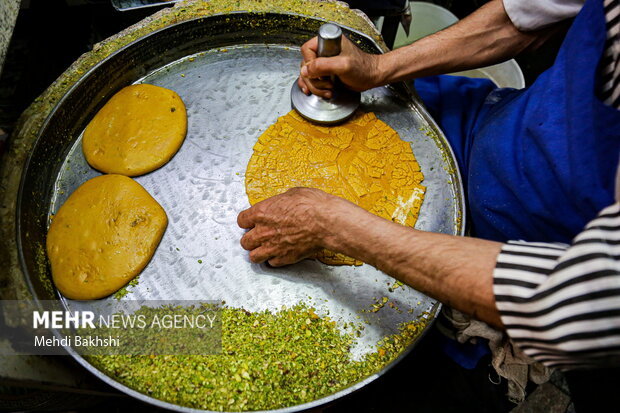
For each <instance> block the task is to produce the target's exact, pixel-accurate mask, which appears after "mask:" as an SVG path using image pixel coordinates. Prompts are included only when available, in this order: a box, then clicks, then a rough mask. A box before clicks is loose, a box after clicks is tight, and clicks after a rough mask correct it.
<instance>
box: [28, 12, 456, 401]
mask: <svg viewBox="0 0 620 413" xmlns="http://www.w3.org/2000/svg"><path fill="white" fill-rule="evenodd" d="M321 23H322V21H320V20H319V19H309V18H307V17H301V16H297V15H293V14H269V13H267V14H253V13H231V14H226V15H215V16H210V17H205V18H199V19H194V20H189V21H185V22H183V23H179V24H175V25H171V26H169V27H166V28H164V29H161V30H159V31H156V32H153V33H151V34H149V35H147V36H145V37H142V38H140V39H138V40H136V41H135V42H133V43H131V44H129V45H127V46H126V47H124V48H122V49H120V50H119V51H117V52H116V53H114V54H112V55H110V56H109V57H107V58H106V59H104V60H102V61H101V62H100V63H99V64H98V65H96V66H94V67H93V68H92V69H91V70H90V71H89V72H88V73H87V74H85V75H84V76H83V77H82V78H81V79H80V81H79V82H78V83H76V84H75V85H74V86H73V87H72V88H71V89H70V90H69V92H68V93H67V94H66V95H65V96H64V97H63V98H62V99H61V101H60V102H59V103H58V104H57V106H56V107H55V109H54V110H53V112H52V113H51V115H50V116H49V118H48V119H47V120H46V122H45V124H44V125H43V127H42V129H41V131H40V135H39V137H38V140H37V142H36V144H35V147H34V149H33V151H32V152H31V154H30V157H29V159H28V162H27V165H26V168H25V169H24V172H23V176H22V181H21V186H20V191H19V195H18V208H17V241H18V247H19V256H20V261H21V265H22V268H23V271H24V274H25V275H26V277H27V281H28V284H29V285H30V287H31V290H32V292H33V295H34V296H35V297H36V298H38V299H60V300H62V301H63V304H64V305H65V306H66V307H67V308H68V309H72V310H74V309H84V308H83V307H84V306H88V305H90V304H89V303H88V302H76V301H71V300H66V299H64V298H63V297H61V296H60V294H59V293H58V292H57V291H50V289H49V288H46V287H45V285H46V282H45V280H46V279H49V277H50V275H49V269H48V268H47V266H45V265H43V266H42V265H40V264H41V251H43V246H44V245H45V234H46V232H47V226H48V222H49V216H50V214H53V213H54V212H55V211H56V210H57V209H58V208H59V207H60V206H61V205H62V203H63V202H64V201H65V200H66V198H67V197H68V196H69V195H70V194H71V192H72V191H73V190H74V189H76V188H77V187H78V186H79V185H80V184H81V183H83V182H84V181H86V180H87V179H89V178H92V177H94V176H96V175H98V174H99V172H97V171H95V170H93V169H92V168H90V167H89V165H88V164H87V163H86V162H85V160H84V157H83V155H82V151H81V134H82V132H83V130H84V128H85V126H86V125H87V123H88V122H89V121H90V119H91V118H92V117H93V116H94V114H95V113H96V112H97V110H98V109H99V108H101V106H102V105H103V104H105V102H106V101H107V100H108V99H109V98H110V97H111V96H112V95H113V94H114V93H115V92H117V91H118V90H120V89H121V88H122V87H124V86H126V85H128V84H132V83H139V82H146V83H152V84H156V85H160V86H164V87H167V88H170V89H172V90H175V91H176V92H177V93H179V95H180V96H181V97H182V99H183V100H184V102H185V104H186V106H187V110H188V122H189V123H188V134H187V138H186V140H185V142H184V144H183V146H182V148H181V149H180V151H179V152H178V153H177V154H176V155H175V157H174V158H173V159H172V160H171V161H170V162H169V163H168V164H167V165H165V166H164V167H163V168H161V169H159V170H157V171H155V172H152V173H150V174H147V175H144V176H141V177H138V178H137V181H138V182H139V183H140V184H142V185H143V186H144V187H145V188H146V189H147V190H148V191H149V192H150V194H151V195H153V197H154V198H156V199H157V201H158V202H159V203H160V204H161V205H162V206H163V207H164V209H165V210H166V212H167V214H168V217H169V225H168V228H167V230H166V233H165V235H164V237H163V239H162V241H161V244H160V245H159V248H158V250H157V252H156V254H155V256H154V257H153V259H152V261H151V262H150V263H149V265H148V266H147V267H146V269H145V270H144V271H143V272H142V274H141V275H140V278H139V283H138V285H137V286H135V287H130V291H131V294H130V295H128V296H126V297H125V298H123V299H131V300H173V299H177V300H179V299H187V300H218V301H219V300H225V301H226V304H227V305H228V306H231V307H243V308H245V309H247V310H250V311H254V310H263V309H271V310H277V309H279V308H281V307H282V306H283V305H286V306H292V305H294V304H296V303H298V302H300V301H302V302H310V303H312V304H313V305H314V306H315V307H316V308H317V312H318V313H323V314H326V313H327V312H329V314H330V315H331V316H332V318H334V319H336V320H337V321H338V322H339V323H340V325H343V324H344V323H345V322H359V319H358V316H359V315H360V313H361V312H362V311H363V310H368V309H369V308H370V306H371V305H372V304H373V303H374V302H375V301H374V297H382V296H389V298H390V300H392V301H394V302H396V303H397V306H398V307H399V309H400V310H401V311H395V310H392V309H390V308H388V307H386V308H384V309H383V310H382V311H381V312H378V313H366V316H367V317H368V318H369V321H370V322H371V324H370V325H369V326H367V327H366V328H365V330H364V332H363V334H362V336H361V337H360V339H359V342H358V343H357V345H356V346H355V347H354V348H353V350H352V351H353V356H354V357H360V356H361V355H363V354H364V353H366V352H368V351H370V350H372V349H373V347H374V346H375V345H376V343H377V341H378V340H379V339H381V338H382V337H384V336H386V335H389V334H393V333H396V332H397V327H398V325H399V324H400V323H402V322H406V321H410V320H412V319H414V318H416V317H418V316H420V315H421V314H423V313H427V312H428V313H429V314H430V315H429V317H430V318H431V319H432V318H434V315H435V312H436V310H437V309H438V307H439V304H438V303H437V302H436V301H435V300H432V299H430V298H429V297H427V296H425V295H424V294H421V293H419V292H417V291H415V290H414V289H411V288H409V287H406V286H405V287H404V288H398V289H396V290H394V291H393V292H390V291H389V290H388V286H389V285H390V284H392V283H393V281H394V280H393V279H391V278H390V277H388V276H387V275H385V274H383V273H382V272H380V271H378V270H376V269H375V268H373V267H371V266H369V265H363V266H360V267H352V266H341V267H330V266H327V265H324V264H322V263H319V262H317V261H304V262H301V263H299V264H296V265H293V266H288V267H285V268H278V269H275V268H269V267H267V266H265V265H256V264H252V263H251V262H250V261H249V259H248V255H247V252H245V251H244V250H243V249H242V248H241V246H240V245H239V239H240V237H241V235H242V234H243V231H242V230H241V229H239V228H238V227H237V224H236V217H237V214H238V213H239V212H240V211H241V210H243V209H245V208H247V207H248V206H249V204H248V200H247V197H246V194H245V188H244V172H245V168H246V165H247V162H248V160H249V158H250V155H251V153H252V147H253V145H254V143H255V141H256V139H257V138H258V136H259V135H260V134H261V133H262V132H263V131H264V130H265V129H266V128H267V127H268V126H269V125H270V124H272V123H273V122H275V121H276V119H277V118H278V117H279V116H281V115H284V114H285V113H287V112H288V111H289V110H291V107H290V98H289V93H290V88H291V84H292V83H293V82H294V80H295V79H296V77H297V74H298V71H299V61H300V54H299V45H300V44H302V43H303V42H304V41H305V40H306V39H308V38H310V37H312V36H313V35H314V33H316V30H317V29H318V27H319V25H320V24H321ZM266 28H269V29H268V30H267V29H266ZM345 33H346V34H347V35H348V36H350V38H352V39H353V40H354V41H356V42H357V43H358V44H359V45H360V47H362V48H363V49H365V50H367V51H369V52H373V53H378V52H380V50H381V49H380V48H379V47H378V46H377V45H376V43H375V42H374V41H373V40H371V39H370V38H369V37H367V36H365V35H363V34H361V33H359V32H356V31H354V30H349V29H347V28H345ZM361 109H362V110H365V111H373V112H375V113H376V114H377V116H378V117H379V118H380V119H382V120H384V121H385V122H386V123H388V124H389V125H390V126H392V128H394V129H395V130H396V131H398V132H399V134H400V136H401V138H402V139H404V140H405V141H407V142H410V143H411V145H412V148H413V152H414V153H415V155H416V157H417V159H418V161H419V163H420V166H421V168H422V171H423V173H424V176H425V180H424V185H426V186H427V192H426V199H425V201H424V204H423V206H422V210H421V215H420V218H419V220H418V223H417V225H416V227H417V228H418V229H422V230H427V231H434V232H442V233H447V234H462V228H463V222H462V217H463V215H464V214H463V195H462V188H461V182H460V177H459V175H458V168H456V164H455V161H454V158H453V155H452V152H451V150H450V148H449V146H448V144H447V143H446V141H445V138H444V137H443V135H442V133H441V131H440V130H439V129H438V128H437V127H436V125H435V124H434V122H433V121H432V120H431V119H430V117H429V116H428V114H427V113H426V112H425V110H424V109H423V107H422V106H421V105H420V103H419V102H418V101H417V100H416V99H415V98H414V97H413V96H412V95H411V94H410V93H409V91H408V89H407V88H406V86H405V85H404V84H401V85H395V86H393V87H382V88H376V89H373V90H370V91H367V92H364V93H363V94H362V105H361ZM411 247H412V248H415V246H413V245H412V246H411ZM199 260H200V261H201V262H199ZM107 300H114V298H112V297H110V298H108V299H107ZM407 310H411V312H410V311H407ZM412 347H413V345H412V346H410V347H409V349H408V350H407V351H405V352H403V354H401V357H403V356H404V355H405V354H406V353H407V352H408V351H410V350H411V348H412ZM70 353H71V354H72V356H73V357H75V358H76V360H77V361H78V362H79V363H80V364H82V365H83V366H84V367H85V368H86V369H88V370H89V371H91V372H92V373H93V374H95V375H96V376H98V377H100V378H101V379H102V380H103V381H105V382H107V383H109V384H111V385H112V386H114V387H116V388H117V389H119V390H121V391H123V392H125V393H128V394H130V395H132V396H134V397H136V398H139V399H142V400H144V401H147V402H149V403H152V404H154V405H157V406H160V407H165V408H169V409H174V410H178V411H196V410H194V409H190V408H186V407H181V406H176V405H172V404H169V403H166V402H162V401H160V400H156V399H153V398H151V397H149V396H147V395H144V394H141V393H138V392H136V391H134V390H132V389H130V388H128V387H126V386H124V385H122V384H120V383H118V382H116V381H114V380H113V379H111V378H109V377H107V376H106V375H104V374H102V373H101V372H100V371H99V370H97V369H96V368H94V367H93V366H92V365H91V364H89V363H88V362H87V361H86V360H85V359H84V358H82V357H81V356H79V355H78V354H77V353H75V352H72V351H71V352H70ZM398 360H399V359H396V360H395V361H394V362H393V363H392V364H391V365H393V364H394V363H396V362H398ZM391 365H389V366H386V367H385V368H384V369H383V370H382V371H378V372H377V373H376V374H375V375H373V376H371V377H368V378H367V379H365V380H363V381H362V382H360V383H357V384H356V385H354V386H351V387H350V388H348V389H345V390H342V391H340V392H338V393H335V394H332V395H330V396H328V397H325V398H323V399H320V400H316V401H314V402H312V403H307V404H304V405H300V406H291V407H288V408H284V409H281V410H280V411H283V412H284V411H297V410H301V409H307V408H310V407H314V406H318V405H321V404H324V403H327V402H330V401H333V400H335V399H337V398H339V397H342V396H344V395H346V394H349V393H351V392H353V391H355V390H357V389H359V388H361V387H363V386H364V385H365V384H367V383H369V382H370V381H372V380H374V379H375V378H376V377H378V376H379V375H381V374H383V373H384V372H385V371H387V370H388V369H389V368H390V367H391Z"/></svg>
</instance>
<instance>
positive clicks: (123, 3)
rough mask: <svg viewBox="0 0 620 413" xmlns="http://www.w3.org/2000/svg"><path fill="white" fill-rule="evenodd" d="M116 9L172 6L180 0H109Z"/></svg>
mask: <svg viewBox="0 0 620 413" xmlns="http://www.w3.org/2000/svg"><path fill="white" fill-rule="evenodd" d="M110 1H111V2H112V6H114V8H115V9H116V10H119V11H126V10H136V9H144V8H147V7H155V6H172V5H173V4H174V3H176V2H178V1H180V0H167V1H166V0H110Z"/></svg>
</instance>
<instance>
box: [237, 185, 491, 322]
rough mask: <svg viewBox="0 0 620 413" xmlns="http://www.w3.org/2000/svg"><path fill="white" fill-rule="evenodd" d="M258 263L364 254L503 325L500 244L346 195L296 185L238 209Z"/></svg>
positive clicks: (448, 301)
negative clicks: (398, 217)
mask: <svg viewBox="0 0 620 413" xmlns="http://www.w3.org/2000/svg"><path fill="white" fill-rule="evenodd" d="M238 223H239V225H240V226H241V227H242V228H247V229H250V231H249V232H247V233H246V234H245V236H244V237H243V238H242V240H241V245H242V246H243V247H244V248H245V249H247V250H250V251H251V252H250V259H251V260H252V261H253V262H264V261H268V262H269V264H271V265H273V266H280V265H286V264H292V263H294V262H297V261H299V260H301V259H303V258H306V257H309V256H311V255H312V254H313V253H314V252H316V251H317V250H318V249H320V248H327V249H329V250H331V251H335V252H340V253H343V254H346V255H348V256H351V257H354V258H357V259H360V260H362V261H364V262H366V263H367V264H370V265H373V266H374V267H376V268H378V269H380V270H382V271H383V272H385V273H387V274H389V275H391V276H393V277H394V278H396V279H398V280H401V281H403V282H405V283H406V284H408V285H410V286H412V287H413V288H415V289H416V290H418V291H421V292H423V293H425V294H427V295H428V296H431V297H433V298H435V299H438V300H439V301H441V302H443V303H445V304H448V305H450V306H451V307H453V308H455V309H457V310H460V311H463V312H465V313H468V314H471V315H473V316H474V317H476V318H478V319H479V320H482V321H485V322H487V323H489V324H491V325H493V326H495V327H500V328H501V326H502V324H501V321H500V318H499V313H498V311H497V309H496V306H495V299H494V296H493V270H494V267H495V260H496V258H497V255H498V253H499V251H500V249H501V246H502V244H500V243H496V242H491V241H485V240H480V239H475V238H465V237H456V236H449V235H444V234H435V233H429V232H423V231H417V230H414V229H412V228H408V227H405V226H402V225H399V224H395V223H393V222H391V221H388V220H386V219H383V218H380V217H377V216H376V215H373V214H371V213H369V212H367V211H365V210H364V209H362V208H360V207H358V206H356V205H354V204H352V203H350V202H349V201H346V200H344V199H342V198H339V197H336V196H333V195H329V194H327V193H325V192H322V191H319V190H316V189H309V188H296V189H293V190H289V191H288V192H286V193H284V194H282V195H279V196H275V197H273V198H269V199H267V200H265V201H262V202H259V203H258V204H256V205H255V206H253V207H252V208H250V209H248V210H246V211H243V212H241V213H240V214H239V217H238Z"/></svg>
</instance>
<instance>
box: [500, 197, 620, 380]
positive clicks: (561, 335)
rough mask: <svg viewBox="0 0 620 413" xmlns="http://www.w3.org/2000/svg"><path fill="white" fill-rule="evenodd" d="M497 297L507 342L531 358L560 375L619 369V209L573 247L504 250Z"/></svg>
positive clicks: (606, 213)
mask: <svg viewBox="0 0 620 413" xmlns="http://www.w3.org/2000/svg"><path fill="white" fill-rule="evenodd" d="M493 290H494V293H495V300H496V305H497V309H498V310H499V313H500V316H501V319H502V322H503V323H504V326H505V328H506V331H507V333H508V336H509V337H510V338H511V339H512V340H513V342H514V343H515V344H516V345H517V346H518V347H519V348H520V349H521V350H522V351H523V352H524V353H525V354H527V355H528V356H530V357H531V358H533V359H535V360H537V361H539V362H541V363H543V364H545V365H547V366H549V367H557V368H560V369H571V368H577V367H601V366H605V367H609V366H611V365H613V364H616V365H618V364H620V203H615V204H613V205H611V206H609V207H607V208H605V209H604V210H603V211H601V213H600V214H599V215H598V217H597V218H596V219H594V220H593V221H591V222H590V223H589V224H588V225H587V226H586V228H585V229H584V231H583V232H581V233H580V234H579V235H578V236H577V237H576V238H575V239H574V240H573V243H572V245H565V244H545V243H533V242H522V241H519V242H509V243H508V244H505V245H504V246H503V248H502V251H501V253H500V254H499V256H498V259H497V264H496V268H495V271H494V285H493Z"/></svg>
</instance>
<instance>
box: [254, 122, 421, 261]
mask: <svg viewBox="0 0 620 413" xmlns="http://www.w3.org/2000/svg"><path fill="white" fill-rule="evenodd" d="M423 180H424V175H422V172H421V171H420V166H419V165H418V162H417V161H416V159H415V156H414V155H413V152H412V151H411V145H410V144H409V143H407V142H404V141H403V140H401V139H400V137H399V136H398V133H397V132H396V131H395V130H394V129H392V128H391V127H390V126H388V125H387V124H385V123H384V122H382V121H381V120H379V119H377V117H376V116H375V115H374V113H365V114H358V115H356V116H355V117H354V118H353V119H351V120H349V121H347V122H346V123H344V124H342V125H339V126H330V127H325V126H317V125H314V124H312V123H310V122H308V121H306V120H304V119H303V118H302V117H301V116H299V114H297V113H296V112H295V111H291V112H289V113H288V114H286V115H285V116H282V117H280V118H279V119H278V121H277V122H276V123H275V124H273V125H272V126H270V127H269V128H268V129H267V130H266V131H265V132H264V133H263V134H262V135H261V136H260V137H259V138H258V142H257V143H256V144H255V145H254V153H253V154H252V157H251V158H250V162H249V163H248V167H247V171H246V175H245V185H246V192H247V194H248V198H249V200H250V204H252V205H254V204H256V203H257V202H259V201H262V200H263V199H266V198H269V197H272V196H274V195H278V194H280V193H283V192H286V190H288V189H290V188H293V187H311V188H318V189H322V190H323V191H325V192H328V193H331V194H333V195H337V196H340V197H342V198H345V199H348V200H349V201H351V202H353V203H355V204H357V205H359V206H361V207H362V208H364V209H366V210H367V211H370V212H372V213H373V214H375V215H378V216H380V217H383V218H386V219H389V220H392V221H394V222H398V223H400V224H403V225H407V226H410V227H413V226H414V225H415V223H416V220H417V217H418V214H419V212H420V207H421V206H422V201H423V200H424V193H425V190H426V188H425V187H424V186H422V185H421V184H420V183H421V182H422V181H423ZM316 258H318V259H319V260H321V261H322V262H324V263H326V264H333V265H342V264H348V265H351V264H356V265H360V264H361V262H359V261H356V260H354V259H352V258H349V257H347V256H345V255H342V254H335V253H333V252H331V251H328V250H323V251H321V252H319V253H318V254H317V256H316Z"/></svg>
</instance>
